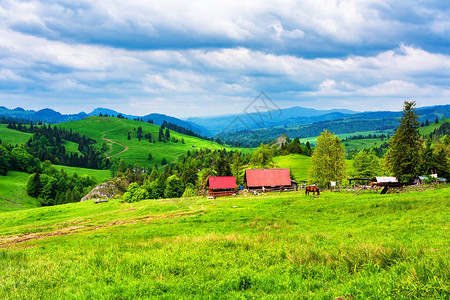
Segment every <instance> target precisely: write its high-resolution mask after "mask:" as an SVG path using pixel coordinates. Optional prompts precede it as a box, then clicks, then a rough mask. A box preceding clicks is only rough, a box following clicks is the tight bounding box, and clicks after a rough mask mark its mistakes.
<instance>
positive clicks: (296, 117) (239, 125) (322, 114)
mask: <svg viewBox="0 0 450 300" xmlns="http://www.w3.org/2000/svg"><path fill="white" fill-rule="evenodd" d="M262 108H263V107H259V109H262ZM255 109H258V107H255ZM358 113H360V112H356V111H351V110H347V109H332V110H317V109H312V108H305V107H300V106H295V107H291V108H284V109H278V110H269V111H267V110H264V109H263V110H262V111H261V112H252V113H247V114H246V113H243V114H236V115H227V116H217V117H197V118H189V119H187V121H190V122H193V123H195V124H198V125H200V126H202V127H205V128H207V129H208V130H209V131H210V132H211V133H212V134H213V135H216V134H220V133H223V132H224V131H228V130H229V129H233V130H236V129H237V130H252V129H263V128H273V127H277V126H286V127H288V126H291V125H292V124H296V125H298V124H311V123H314V122H320V121H328V120H336V119H339V118H343V117H345V116H349V115H353V114H358Z"/></svg>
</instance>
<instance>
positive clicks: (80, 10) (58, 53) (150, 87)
mask: <svg viewBox="0 0 450 300" xmlns="http://www.w3.org/2000/svg"><path fill="white" fill-rule="evenodd" d="M73 2H74V1H67V0H62V1H61V0H60V1H50V0H49V1H12V0H2V1H1V2H0V105H2V106H6V107H8V108H15V107H17V106H21V107H24V108H26V109H35V110H38V109H42V108H46V107H49V108H53V109H55V110H57V111H60V112H62V113H77V112H80V111H86V112H90V111H92V109H94V108H96V107H107V108H111V109H115V110H118V111H121V112H123V113H127V114H135V115H145V114H148V113H152V112H158V113H165V114H168V115H172V116H176V117H191V116H201V115H219V114H229V113H241V112H242V111H243V110H244V109H245V107H246V106H247V104H248V103H250V102H251V101H252V100H253V99H254V97H256V96H257V95H258V94H259V93H260V92H261V91H264V92H265V93H266V94H267V95H268V96H269V97H270V98H271V99H272V100H273V101H274V102H276V103H277V105H278V106H279V107H292V106H303V107H310V108H315V109H331V108H345V109H352V110H359V111H364V110H400V109H401V108H402V105H403V101H404V100H415V101H416V102H417V104H418V106H429V105H440V104H448V103H450V101H449V97H450V5H449V4H448V1H447V0H443V1H402V0H397V1H357V0H354V1H331V0H330V1H329V0H325V1H317V0H306V1H290V0H283V1H251V0H250V1H242V0H240V1H232V0H227V1H171V0H152V1H143V0H128V1H121V0H113V1H91V0H89V1H85V0H79V1H76V2H77V3H76V4H74V3H73Z"/></svg>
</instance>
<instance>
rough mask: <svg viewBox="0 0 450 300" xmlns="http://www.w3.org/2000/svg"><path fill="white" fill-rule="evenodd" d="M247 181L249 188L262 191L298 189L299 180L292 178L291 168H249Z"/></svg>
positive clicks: (246, 176)
mask: <svg viewBox="0 0 450 300" xmlns="http://www.w3.org/2000/svg"><path fill="white" fill-rule="evenodd" d="M245 181H246V183H247V187H248V189H249V190H256V191H262V192H271V191H277V192H279V191H296V190H297V188H298V184H297V182H295V181H293V180H291V176H290V174H289V169H248V170H245Z"/></svg>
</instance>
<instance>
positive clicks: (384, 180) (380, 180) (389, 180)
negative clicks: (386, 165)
mask: <svg viewBox="0 0 450 300" xmlns="http://www.w3.org/2000/svg"><path fill="white" fill-rule="evenodd" d="M370 182H371V185H376V186H385V185H389V184H396V183H398V180H397V178H395V177H393V176H390V177H374V178H372V179H371V180H370Z"/></svg>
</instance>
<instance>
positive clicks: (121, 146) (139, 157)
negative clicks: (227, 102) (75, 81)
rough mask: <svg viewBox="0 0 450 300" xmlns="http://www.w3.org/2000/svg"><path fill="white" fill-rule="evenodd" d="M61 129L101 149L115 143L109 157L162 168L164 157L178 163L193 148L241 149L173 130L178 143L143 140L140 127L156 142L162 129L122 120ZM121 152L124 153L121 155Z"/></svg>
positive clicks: (95, 119) (91, 119) (91, 121)
mask: <svg viewBox="0 0 450 300" xmlns="http://www.w3.org/2000/svg"><path fill="white" fill-rule="evenodd" d="M60 126H61V127H64V128H66V129H72V130H73V131H74V132H79V133H80V134H82V135H86V136H88V137H91V138H93V139H95V140H96V141H97V144H98V145H99V146H101V145H102V144H103V142H104V141H105V140H104V139H108V140H111V141H112V142H110V141H108V142H107V143H108V144H109V145H110V147H112V151H111V153H110V154H108V155H109V156H114V157H119V158H122V159H125V160H126V161H127V162H128V163H131V164H135V163H137V164H139V165H142V166H146V165H154V164H157V165H160V164H161V160H162V159H163V158H166V160H167V161H174V160H175V159H176V158H177V157H178V156H179V155H180V154H185V153H186V152H187V151H188V150H193V149H200V148H208V149H211V150H214V149H222V148H227V149H230V150H231V149H233V150H235V149H238V148H231V147H224V146H222V145H220V144H217V143H215V142H212V141H207V140H203V139H200V138H196V137H191V136H187V135H184V134H180V133H177V132H175V131H172V130H171V131H170V136H171V137H175V138H176V139H178V140H179V142H178V143H174V142H173V141H169V142H166V143H163V142H156V143H149V141H148V140H147V139H145V138H142V139H141V141H139V140H138V139H137V132H136V130H137V128H138V127H139V126H141V127H142V131H143V134H146V133H150V134H151V135H152V139H153V140H156V141H157V140H158V131H159V128H160V126H158V125H153V124H150V123H145V122H138V121H134V120H126V119H119V118H111V117H108V118H105V117H98V116H91V117H88V118H86V119H84V120H81V121H73V122H67V123H62V124H60ZM128 132H131V139H130V140H128ZM181 139H184V141H185V143H184V144H182V143H181ZM126 147H127V148H126ZM124 150H125V151H124ZM239 150H240V151H243V152H249V151H251V150H250V149H239ZM121 151H124V152H122V153H120V152H121ZM119 153H120V154H119ZM149 153H151V154H152V157H153V159H152V160H151V161H149V160H148V159H147V157H148V154H149Z"/></svg>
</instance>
